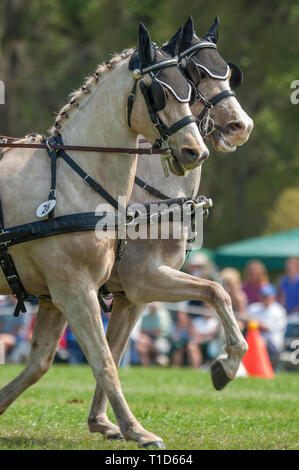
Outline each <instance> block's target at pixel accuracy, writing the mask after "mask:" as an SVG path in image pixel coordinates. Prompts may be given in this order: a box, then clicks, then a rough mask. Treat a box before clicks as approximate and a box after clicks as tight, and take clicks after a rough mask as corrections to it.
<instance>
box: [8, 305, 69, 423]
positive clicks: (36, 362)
mask: <svg viewBox="0 0 299 470" xmlns="http://www.w3.org/2000/svg"><path fill="white" fill-rule="evenodd" d="M65 327H66V320H65V319H64V317H63V315H62V313H61V312H60V311H59V310H58V309H57V308H56V307H55V306H54V305H53V304H52V302H45V301H41V302H40V305H39V310H38V314H37V318H36V322H35V325H34V331H33V336H32V341H31V352H30V356H29V359H28V364H27V366H26V368H25V369H24V370H23V371H22V372H21V373H20V374H19V375H18V376H17V377H16V378H15V379H14V380H12V381H11V382H10V383H9V384H7V385H6V386H5V387H3V388H2V390H1V391H0V414H2V413H4V411H5V410H6V409H7V408H8V406H9V405H10V404H11V403H12V402H13V401H14V400H15V399H16V398H18V396H19V395H21V393H23V392H24V391H25V390H26V389H27V388H28V387H30V385H33V384H34V383H35V382H37V381H38V380H39V379H40V378H41V377H42V376H43V375H44V374H45V372H47V370H48V369H49V368H50V366H51V364H52V362H53V359H54V356H55V352H56V348H57V344H58V341H59V339H60V337H61V335H62V333H63V330H64V328H65Z"/></svg>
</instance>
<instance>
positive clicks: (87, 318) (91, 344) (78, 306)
mask: <svg viewBox="0 0 299 470" xmlns="http://www.w3.org/2000/svg"><path fill="white" fill-rule="evenodd" d="M50 292H51V296H52V299H53V302H55V304H56V305H57V306H58V308H59V309H61V311H62V312H63V314H64V315H65V317H66V318H67V320H68V322H69V323H70V326H71V328H72V331H73V332H74V334H75V335H76V338H77V339H78V341H79V344H80V346H81V348H82V350H83V352H84V354H85V356H86V358H87V360H88V362H89V364H90V366H91V368H92V371H93V374H94V377H95V379H96V382H97V384H98V385H99V386H100V387H101V388H103V390H104V391H105V393H106V395H107V397H108V399H109V401H110V404H111V406H112V408H113V411H114V414H115V416H116V419H117V421H118V424H119V427H120V430H121V433H122V435H123V436H124V437H125V439H126V440H132V441H135V442H137V443H138V445H139V446H149V445H153V446H155V447H164V445H163V442H162V439H161V438H160V437H158V436H155V435H154V434H152V433H150V432H148V431H146V430H145V429H144V428H143V427H142V426H141V425H140V423H139V422H138V421H137V419H136V418H135V417H134V415H133V414H132V412H131V411H130V409H129V406H128V404H127V402H126V400H125V398H124V396H123V393H122V390H121V386H120V382H119V379H118V375H117V369H116V366H115V363H114V360H113V358H112V355H111V351H110V349H109V346H108V343H107V340H106V336H105V332H104V328H103V324H102V320H101V316H100V306H99V302H98V297H97V286H96V285H94V284H92V283H87V282H82V280H81V282H80V283H79V284H77V283H75V282H73V285H72V287H71V288H70V286H69V285H68V284H65V285H61V284H60V285H59V287H57V288H56V285H55V286H53V288H52V289H51V286H50Z"/></svg>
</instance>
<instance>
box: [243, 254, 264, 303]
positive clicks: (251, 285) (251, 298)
mask: <svg viewBox="0 0 299 470" xmlns="http://www.w3.org/2000/svg"><path fill="white" fill-rule="evenodd" d="M268 283H269V279H268V274H267V271H266V268H265V265H264V264H263V263H262V262H261V261H259V260H251V261H249V262H248V263H247V264H246V266H245V272H244V283H243V291H244V292H245V294H246V295H247V301H248V304H252V303H254V302H260V300H261V288H262V287H263V286H264V285H266V284H268Z"/></svg>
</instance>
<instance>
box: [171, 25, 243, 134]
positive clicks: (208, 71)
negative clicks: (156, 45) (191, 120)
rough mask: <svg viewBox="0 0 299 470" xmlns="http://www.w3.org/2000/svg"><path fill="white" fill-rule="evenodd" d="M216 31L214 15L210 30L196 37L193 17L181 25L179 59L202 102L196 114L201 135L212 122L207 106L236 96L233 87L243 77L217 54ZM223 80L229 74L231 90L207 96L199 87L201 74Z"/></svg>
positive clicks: (211, 126)
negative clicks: (201, 106) (198, 113)
mask: <svg viewBox="0 0 299 470" xmlns="http://www.w3.org/2000/svg"><path fill="white" fill-rule="evenodd" d="M218 34H219V18H218V17H217V18H216V19H215V21H214V23H213V25H212V26H211V27H210V29H209V31H208V32H207V33H206V34H205V35H204V36H203V38H199V37H197V36H196V34H195V33H194V27H193V20H192V17H190V18H189V19H188V21H187V22H186V23H185V25H184V27H183V33H182V40H181V45H180V52H179V59H180V60H181V61H182V63H181V69H182V70H183V72H184V73H185V75H186V78H187V79H188V80H190V81H191V82H192V83H193V84H194V85H195V87H196V89H197V98H198V99H199V100H200V101H201V102H202V103H203V105H204V109H203V110H202V112H201V113H200V115H199V116H198V124H199V128H200V131H201V133H202V135H207V134H208V133H210V132H212V130H213V126H214V123H213V121H212V119H211V118H210V116H209V112H210V110H211V109H212V108H213V107H214V106H215V105H216V104H217V103H218V102H219V101H221V100H222V99H224V98H227V97H228V96H235V92H234V91H233V90H235V89H236V88H238V87H239V86H240V85H241V84H242V81H243V73H242V70H241V69H240V67H239V66H238V65H236V64H232V63H230V62H226V61H225V60H224V59H223V58H222V57H221V55H220V54H219V52H218V50H217V46H216V42H217V40H218ZM207 76H208V77H210V78H213V79H216V80H226V79H227V78H228V77H229V76H230V79H229V83H230V88H231V89H230V90H224V91H222V92H221V93H219V94H218V95H216V96H214V97H212V98H210V99H209V100H207V99H206V98H205V97H204V96H203V94H202V93H201V91H200V82H201V79H202V78H204V77H207Z"/></svg>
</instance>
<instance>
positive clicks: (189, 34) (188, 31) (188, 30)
mask: <svg viewBox="0 0 299 470" xmlns="http://www.w3.org/2000/svg"><path fill="white" fill-rule="evenodd" d="M193 36H194V23H193V18H192V16H189V18H188V19H187V21H186V23H185V24H184V26H183V31H182V45H183V48H186V47H189V46H191V42H192V39H193Z"/></svg>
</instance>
